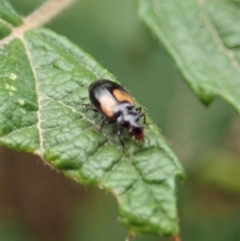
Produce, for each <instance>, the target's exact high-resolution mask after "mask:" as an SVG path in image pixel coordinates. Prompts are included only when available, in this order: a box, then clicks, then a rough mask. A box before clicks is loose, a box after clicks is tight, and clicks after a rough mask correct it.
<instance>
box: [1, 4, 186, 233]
mask: <svg viewBox="0 0 240 241" xmlns="http://www.w3.org/2000/svg"><path fill="white" fill-rule="evenodd" d="M4 3H5V1H0V9H1V4H4ZM12 11H13V10H11V9H10V11H9V14H10V13H11V12H12ZM6 19H7V18H6ZM8 21H9V23H10V20H8ZM20 28H21V26H20ZM10 32H12V34H10V35H9V36H7V37H6V38H4V39H2V40H1V41H0V65H1V68H0V141H1V143H2V145H4V146H6V147H9V148H11V149H15V150H18V151H27V152H32V153H35V154H37V155H39V156H40V157H41V158H42V159H43V160H44V161H45V162H46V163H48V164H49V165H51V166H53V167H54V168H56V169H58V170H59V171H61V172H62V173H64V174H65V175H66V176H68V177H70V178H72V179H74V180H76V181H77V182H79V183H84V184H92V185H97V186H98V187H100V188H103V189H105V190H108V191H111V192H112V193H113V194H114V195H115V197H116V199H117V202H118V204H119V217H120V220H121V222H122V223H123V224H124V225H125V226H126V227H127V228H128V229H129V230H130V231H131V232H132V233H155V234H163V235H176V234H177V233H178V219H177V210H176V197H175V177H176V176H177V175H178V176H183V170H182V167H181V166H180V164H179V162H178V160H177V158H176V157H175V155H174V153H173V152H172V150H171V149H170V147H169V145H168V143H167V142H166V141H165V140H164V138H163V137H162V136H161V134H160V132H159V130H158V128H157V127H156V126H155V125H154V124H149V125H148V126H146V128H145V136H146V137H145V140H144V142H143V143H137V142H136V141H134V140H132V139H131V138H130V137H129V135H128V134H126V135H125V136H124V142H125V146H126V148H125V150H124V154H122V152H121V148H122V147H121V145H120V143H119V141H118V138H117V137H116V135H115V133H116V131H117V126H116V125H114V124H113V125H111V126H107V127H105V128H104V129H103V130H102V131H99V127H100V125H101V123H102V121H103V118H102V116H101V115H100V114H98V113H95V112H92V111H89V110H88V109H87V108H86V107H85V106H84V105H81V103H84V104H86V103H89V99H88V86H89V84H90V83H91V82H93V81H95V80H97V79H101V78H106V79H111V80H113V81H116V80H115V78H114V77H113V76H112V75H111V74H109V73H108V72H107V70H105V69H104V68H103V67H102V66H100V65H99V64H98V63H97V62H96V61H95V60H94V59H93V58H92V57H90V56H89V55H88V54H87V53H85V52H84V51H83V50H81V49H80V48H78V47H76V46H75V45H74V44H72V43H71V42H69V41H68V40H67V39H66V38H64V37H62V36H59V35H57V34H55V33H53V32H52V31H50V30H47V29H43V28H39V29H34V30H30V31H26V32H23V33H21V32H20V33H19V31H18V32H15V30H14V28H13V27H12V28H11V31H10ZM148 120H150V119H149V118H148Z"/></svg>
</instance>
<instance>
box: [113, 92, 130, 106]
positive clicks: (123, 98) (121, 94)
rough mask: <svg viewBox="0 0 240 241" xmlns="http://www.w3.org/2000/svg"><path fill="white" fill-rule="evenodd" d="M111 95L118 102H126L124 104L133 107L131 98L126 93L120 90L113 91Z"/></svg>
mask: <svg viewBox="0 0 240 241" xmlns="http://www.w3.org/2000/svg"><path fill="white" fill-rule="evenodd" d="M113 95H114V97H115V98H116V99H117V101H119V102H124V101H126V102H128V103H130V104H132V105H134V101H133V99H132V97H131V96H130V95H129V94H128V93H127V92H125V91H123V90H121V89H114V90H113Z"/></svg>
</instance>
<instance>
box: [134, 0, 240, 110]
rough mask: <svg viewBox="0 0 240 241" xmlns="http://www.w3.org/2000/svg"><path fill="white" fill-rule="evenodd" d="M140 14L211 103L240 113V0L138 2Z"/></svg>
mask: <svg viewBox="0 0 240 241" xmlns="http://www.w3.org/2000/svg"><path fill="white" fill-rule="evenodd" d="M138 4H139V16H140V18H141V19H142V20H143V21H144V23H146V24H147V26H148V27H149V28H150V29H151V30H152V32H153V33H154V34H155V35H156V36H157V38H158V39H159V40H160V41H161V42H162V43H163V44H164V46H165V47H166V49H167V51H169V53H170V54H171V55H172V56H173V58H174V60H175V61H176V63H177V65H178V68H179V69H180V71H181V72H182V74H183V76H184V78H185V80H186V82H187V84H188V85H189V86H190V88H191V89H192V90H193V91H194V93H195V94H196V95H197V96H198V97H199V98H200V99H201V100H202V101H203V102H204V103H206V104H208V103H209V102H211V101H212V99H213V98H214V97H215V96H221V97H222V98H223V99H225V100H226V101H227V102H228V103H229V104H230V105H231V106H233V108H235V109H236V110H237V112H238V113H239V112H240V48H239V47H240V25H239V21H238V20H239V18H240V5H239V1H236V0H229V1H225V0H181V1H179V0H138Z"/></svg>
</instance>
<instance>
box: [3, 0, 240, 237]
mask: <svg viewBox="0 0 240 241" xmlns="http://www.w3.org/2000/svg"><path fill="white" fill-rule="evenodd" d="M10 2H11V3H12V5H13V6H14V7H15V8H16V9H17V10H18V12H19V13H22V14H23V15H28V14H29V13H31V12H32V11H33V10H34V9H36V8H37V7H38V6H40V5H41V4H42V3H43V2H44V1H43V0H41V1H40V0H31V1H29V0H21V1H19V0H11V1H10ZM47 27H49V28H51V29H52V30H54V31H55V32H58V33H60V34H62V35H64V36H66V37H67V38H69V39H70V40H72V41H73V42H75V43H76V44H77V45H79V46H80V47H81V48H83V49H84V50H85V51H87V52H89V53H90V54H91V55H92V56H94V57H95V58H96V59H97V61H99V62H100V63H101V64H102V65H103V66H104V67H106V68H108V69H109V70H110V72H111V73H113V74H114V75H115V76H116V77H117V78H118V80H119V81H120V82H122V83H123V84H124V85H125V86H127V88H128V89H129V90H130V91H131V92H132V93H133V95H134V96H135V97H136V99H138V100H139V102H140V103H141V104H142V105H143V106H145V107H146V108H147V109H148V112H149V114H150V116H151V117H152V118H153V120H154V121H155V122H156V123H157V124H158V126H159V128H160V129H161V130H162V132H163V134H164V136H166V137H167V138H168V140H169V141H170V143H172V145H173V149H174V150H175V152H176V154H177V155H178V157H179V159H180V160H182V163H183V165H184V166H185V169H186V172H187V179H186V181H185V183H183V184H179V191H178V194H177V195H178V196H179V202H178V205H179V210H180V213H179V216H180V227H181V231H182V239H183V240H184V241H188V240H189V241H190V240H194V241H198V240H199V241H200V240H208V241H215V240H218V241H226V240H228V241H231V240H232V241H233V240H234V241H235V240H240V232H239V230H240V218H239V217H240V215H239V213H240V205H239V199H240V195H239V183H240V170H239V162H240V158H239V156H240V151H239V150H240V141H239V140H240V124H239V123H240V122H239V117H238V116H237V114H236V113H235V112H234V111H233V110H232V109H231V107H229V106H228V105H227V104H226V103H224V101H222V100H220V99H216V100H215V101H214V102H213V103H212V104H211V105H210V106H209V107H205V106H203V105H202V104H201V103H200V102H199V100H198V99H197V98H196V96H194V95H193V93H191V91H190V89H188V87H187V86H186V85H185V83H184V82H183V81H182V78H181V76H180V74H179V72H178V70H177V69H176V66H175V64H174V62H173V60H172V59H171V58H170V57H169V56H168V54H167V53H166V51H165V50H164V49H163V48H162V47H161V46H159V44H158V43H157V41H155V40H154V38H153V37H152V36H151V34H150V32H149V31H148V30H147V29H145V28H144V26H142V25H141V23H140V22H139V20H138V17H137V10H136V5H135V3H134V1H128V0H123V1H112V0H102V1H97V0H88V1H86V0H81V1H80V0H79V1H77V3H76V4H75V5H74V6H73V7H70V8H69V9H67V10H66V11H65V12H64V13H63V14H62V15H60V16H58V17H57V18H56V19H54V20H53V21H52V22H51V23H49V24H48V25H47ZM21 155H23V154H21ZM21 155H20V154H17V155H16V154H15V155H13V154H12V153H10V152H7V151H6V150H2V152H1V160H0V169H1V172H0V206H1V208H0V240H1V241H2V240H3V241H11V240H25V241H31V240H45V241H48V240H51V241H53V240H58V241H61V240H62V241H64V240H68V241H76V240H81V241H89V240H91V241H95V240H96V241H97V240H104V241H108V240H109V241H110V240H115V241H123V240H124V239H125V237H126V235H127V231H126V230H125V229H124V228H123V227H122V226H121V224H120V223H119V222H118V221H117V218H116V217H117V210H116V209H117V207H116V204H115V201H114V199H113V198H112V196H111V195H108V194H106V195H103V194H102V192H99V191H98V190H96V188H88V190H85V189H84V188H80V187H76V185H75V184H73V183H72V182H71V181H68V180H66V179H65V178H64V177H62V176H60V175H56V173H55V172H54V171H51V170H48V169H49V168H48V167H43V165H41V164H39V162H38V163H37V164H34V162H36V158H35V157H32V156H30V157H29V155H24V156H21ZM13 157H14V158H13ZM15 158H16V159H17V161H14V160H13V159H15ZM19 160H23V161H22V162H19ZM25 160H31V165H35V166H34V169H36V168H40V169H41V171H39V172H35V170H34V172H35V173H34V174H31V176H29V175H30V174H29V173H31V169H29V168H25V169H24V168H22V169H19V166H18V165H22V166H23V162H25ZM25 165H26V166H29V161H26V163H25ZM26 166H25V167H26ZM235 166H236V168H234V167H235ZM13 170H15V172H16V173H18V172H23V174H21V175H19V177H18V178H19V179H16V177H14V178H15V179H13V178H12V177H10V176H11V175H12V174H11V173H12V171H13ZM1 173H4V174H5V175H3V174H1ZM46 173H47V174H46ZM50 175H52V177H51V178H53V180H54V181H50V182H49V181H48V184H46V183H44V181H43V180H44V179H46V177H48V176H50ZM30 177H31V178H30ZM24 178H25V179H26V180H25V182H24V181H23V179H24ZM55 179H56V181H55ZM13 180H15V181H14V182H13ZM51 180H52V179H51ZM19 183H27V184H26V185H25V186H24V185H23V184H22V185H23V187H22V188H19ZM51 183H53V187H52V190H51V189H50V190H51V191H49V189H48V188H49V187H48V186H50V185H51ZM235 184H236V185H235ZM7 185H10V188H8V189H7V190H5V189H4V187H6V186H7ZM36 186H37V187H38V188H39V189H36ZM59 186H60V187H59ZM47 187H48V188H47ZM63 187H64V189H63ZM45 189H46V190H47V191H46V192H44V190H45ZM16 190H18V192H17V194H18V195H16ZM23 190H24V192H23ZM33 190H35V193H34V195H35V196H34V197H35V198H36V199H37V200H38V202H39V203H44V205H42V206H41V205H40V204H39V206H31V203H30V204H29V203H28V204H24V200H30V201H31V200H32V199H33V196H32V192H33ZM64 190H65V191H64ZM66 190H68V191H66ZM69 190H70V191H69ZM51 192H52V194H51V195H50V196H48V194H49V193H51ZM76 192H77V193H79V195H78V194H76ZM6 193H7V194H8V196H9V199H6V198H5V195H6ZM23 195H26V197H25V198H23ZM46 196H47V197H46ZM51 197H53V198H51ZM54 197H55V198H54ZM12 199H14V200H18V202H16V203H17V204H16V203H15V202H11V201H9V200H12ZM30 201H29V202H30ZM32 203H35V202H33V201H32ZM23 207H25V208H23ZM26 207H29V209H30V210H27V209H26ZM40 207H41V212H40V211H39V212H36V211H35V212H33V211H34V210H35V209H38V208H39V209H40ZM49 210H50V211H49ZM59 210H61V215H60V214H59V212H60V211H59ZM31 211H32V212H33V213H32V212H31ZM49 212H50V213H49ZM36 213H37V215H36ZM34 214H35V215H34ZM40 216H41V219H42V220H45V224H44V221H42V222H37V221H36V220H38V219H39V217H40ZM6 220H7V221H6ZM46 221H48V222H46ZM54 222H56V223H54ZM46 223H47V225H46ZM51 225H52V227H51ZM49 226H50V227H49ZM51 228H52V229H51ZM59 233H60V234H61V235H60V236H59ZM60 237H61V238H60ZM135 240H136V241H155V240H160V239H159V237H154V236H143V237H137V238H136V239H135ZM161 240H164V239H161Z"/></svg>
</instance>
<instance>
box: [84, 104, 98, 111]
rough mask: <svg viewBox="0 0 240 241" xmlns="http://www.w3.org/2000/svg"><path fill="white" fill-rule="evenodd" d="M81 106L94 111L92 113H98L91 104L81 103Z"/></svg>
mask: <svg viewBox="0 0 240 241" xmlns="http://www.w3.org/2000/svg"><path fill="white" fill-rule="evenodd" d="M81 105H83V106H85V107H86V108H87V109H88V110H91V111H94V112H99V111H98V110H97V109H96V108H95V107H94V106H93V105H92V104H84V103H82V104H81Z"/></svg>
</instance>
